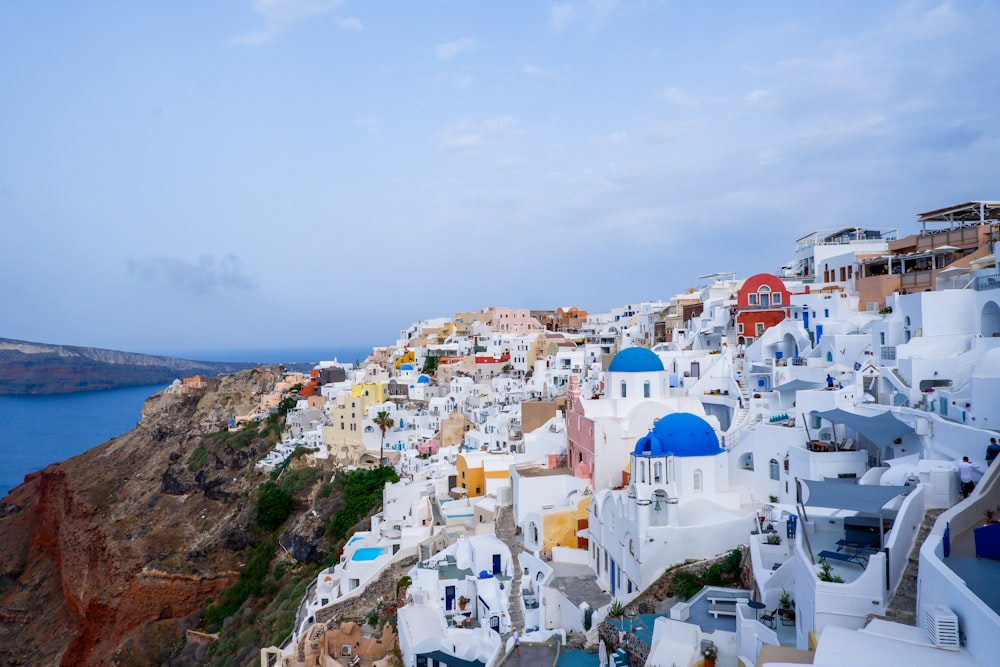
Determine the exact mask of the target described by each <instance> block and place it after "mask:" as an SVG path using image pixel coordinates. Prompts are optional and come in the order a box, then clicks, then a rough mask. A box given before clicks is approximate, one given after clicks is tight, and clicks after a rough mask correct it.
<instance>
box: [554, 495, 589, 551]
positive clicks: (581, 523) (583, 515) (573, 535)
mask: <svg viewBox="0 0 1000 667" xmlns="http://www.w3.org/2000/svg"><path fill="white" fill-rule="evenodd" d="M590 498H591V497H590V496H584V497H583V498H580V500H579V501H578V502H577V504H576V509H567V510H561V511H560V510H552V511H549V512H546V513H544V514H543V515H542V548H543V549H551V548H552V547H575V548H578V549H581V548H586V546H587V541H586V539H584V538H581V537H578V536H577V533H578V532H579V531H580V530H582V529H583V528H586V527H587V522H588V517H587V511H588V510H589V508H590Z"/></svg>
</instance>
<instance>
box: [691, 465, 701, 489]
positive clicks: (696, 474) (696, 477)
mask: <svg viewBox="0 0 1000 667" xmlns="http://www.w3.org/2000/svg"><path fill="white" fill-rule="evenodd" d="M692 483H693V486H694V492H695V493H701V470H700V469H695V471H694V479H693V480H692Z"/></svg>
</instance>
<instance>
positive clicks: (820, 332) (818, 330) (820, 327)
mask: <svg viewBox="0 0 1000 667" xmlns="http://www.w3.org/2000/svg"><path fill="white" fill-rule="evenodd" d="M822 337H823V325H822V324H817V325H816V344H817V345H819V339H820V338H822Z"/></svg>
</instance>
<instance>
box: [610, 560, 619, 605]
mask: <svg viewBox="0 0 1000 667" xmlns="http://www.w3.org/2000/svg"><path fill="white" fill-rule="evenodd" d="M617 569H618V568H617V567H615V562H614V561H611V597H614V596H615V570H617Z"/></svg>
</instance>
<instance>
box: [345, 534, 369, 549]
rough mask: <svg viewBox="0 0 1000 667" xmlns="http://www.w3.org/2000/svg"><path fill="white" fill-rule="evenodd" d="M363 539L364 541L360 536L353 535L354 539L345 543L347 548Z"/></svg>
mask: <svg viewBox="0 0 1000 667" xmlns="http://www.w3.org/2000/svg"><path fill="white" fill-rule="evenodd" d="M363 539H365V538H364V537H362V536H361V535H355V536H354V537H352V538H351V541H350V542H348V543H347V546H350V545H352V544H354V543H355V542H357V541H358V540H363Z"/></svg>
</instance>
